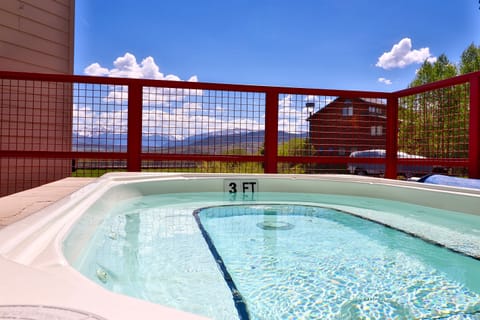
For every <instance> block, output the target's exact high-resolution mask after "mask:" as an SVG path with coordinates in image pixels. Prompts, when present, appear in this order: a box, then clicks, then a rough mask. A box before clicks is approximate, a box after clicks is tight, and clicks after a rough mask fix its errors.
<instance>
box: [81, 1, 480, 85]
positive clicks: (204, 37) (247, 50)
mask: <svg viewBox="0 0 480 320" xmlns="http://www.w3.org/2000/svg"><path fill="white" fill-rule="evenodd" d="M479 6H480V4H479V2H478V1H477V0H401V1H398V0H397V1H392V0H369V1H360V0H356V1H354V0H344V1H340V0H295V1H293V0H223V1H220V0H203V1H197V0H190V1H187V0H160V1H158V0H136V1H132V0H115V1H107V0H101V1H98V0H80V1H76V30H75V73H76V74H97V75H112V74H115V75H121V76H133V75H131V74H129V73H128V70H126V69H125V70H123V72H122V69H121V67H118V65H117V67H116V66H115V65H114V61H115V60H116V59H117V58H119V57H125V55H126V54H127V53H129V54H130V55H129V56H128V57H127V58H128V59H126V60H129V63H130V66H131V65H132V64H137V65H138V67H139V68H140V69H143V70H144V71H145V72H144V73H142V74H137V75H136V76H139V77H147V76H148V74H150V75H151V74H152V72H153V73H155V71H157V68H158V73H157V74H159V75H160V78H161V77H162V76H163V77H166V76H167V75H171V76H174V77H176V78H180V79H182V80H188V79H190V78H192V77H194V78H192V80H198V81H204V82H219V83H241V84H258V85H275V86H290V87H308V88H333V89H356V90H373V91H388V92H389V91H394V90H397V89H402V88H405V87H406V86H407V85H408V84H409V83H410V82H411V81H412V80H413V78H414V76H415V70H416V69H418V67H419V63H420V62H421V61H423V60H425V59H427V58H428V59H433V60H434V59H435V58H436V57H438V56H439V55H440V54H442V53H445V54H446V55H447V56H448V58H449V59H450V60H451V61H452V62H455V63H457V62H458V61H459V58H460V55H461V53H462V51H463V50H464V49H465V48H466V47H467V46H468V45H470V44H471V43H472V42H473V43H475V44H476V45H479V44H480V10H479ZM394 46H396V49H394ZM384 54H386V55H384ZM382 55H384V59H383V60H382V61H380V60H379V59H380V57H382ZM132 57H133V58H134V59H132ZM149 57H151V58H150V59H148V61H147V62H148V63H147V64H148V65H147V67H143V68H142V61H143V60H145V59H146V58H149ZM124 62H125V61H124ZM92 64H94V66H93V67H91V68H90V69H89V71H86V68H87V67H89V66H92ZM124 66H125V64H124ZM95 67H97V68H95ZM148 68H153V71H152V70H150V71H149V70H146V69H148ZM114 69H116V70H114ZM130 70H131V69H130ZM157 78H159V77H158V76H157ZM382 79H383V80H382Z"/></svg>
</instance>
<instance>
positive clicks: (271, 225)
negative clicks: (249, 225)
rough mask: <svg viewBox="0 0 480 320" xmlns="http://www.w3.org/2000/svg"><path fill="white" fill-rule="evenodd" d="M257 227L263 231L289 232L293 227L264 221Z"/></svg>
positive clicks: (278, 222)
mask: <svg viewBox="0 0 480 320" xmlns="http://www.w3.org/2000/svg"><path fill="white" fill-rule="evenodd" d="M257 227H259V228H260V229H263V230H291V229H293V228H294V225H293V224H291V223H288V222H285V221H264V222H259V223H257Z"/></svg>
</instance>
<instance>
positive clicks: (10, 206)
mask: <svg viewBox="0 0 480 320" xmlns="http://www.w3.org/2000/svg"><path fill="white" fill-rule="evenodd" d="M95 180H96V178H64V179H61V180H58V181H54V182H51V183H48V184H44V185H42V186H39V187H36V188H32V189H28V190H25V191H21V192H17V193H14V194H11V195H8V196H4V197H1V198H0V208H2V209H1V210H0V229H1V228H2V227H5V226H7V225H9V224H12V223H14V222H17V221H19V220H21V219H23V218H25V217H28V216H29V215H31V214H33V213H35V212H38V211H39V210H41V209H44V208H46V207H48V206H50V205H52V204H54V203H55V202H57V201H59V200H60V199H62V198H65V197H66V196H68V195H70V194H72V193H73V192H75V191H77V190H79V189H81V188H83V187H84V186H86V185H87V184H89V183H92V182H93V181H95Z"/></svg>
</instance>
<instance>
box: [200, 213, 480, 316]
mask: <svg viewBox="0 0 480 320" xmlns="http://www.w3.org/2000/svg"><path fill="white" fill-rule="evenodd" d="M198 215H199V217H200V221H201V224H202V225H203V227H204V229H205V231H206V233H207V234H208V237H209V239H210V240H211V242H212V243H213V245H214V246H215V248H216V250H217V252H218V255H219V257H221V259H222V260H223V263H224V265H225V266H226V268H227V270H228V274H229V276H231V278H232V280H233V282H234V283H235V285H236V289H237V290H238V292H240V294H241V295H242V296H243V299H244V302H245V304H246V306H247V308H248V314H249V317H248V318H250V319H312V318H313V319H331V318H335V319H337V318H338V319H433V318H442V319H444V318H448V317H453V316H462V319H477V318H478V317H480V277H479V276H478V272H479V271H480V263H479V261H477V260H474V259H472V258H468V257H465V256H462V255H458V254H455V253H453V252H451V251H449V250H447V249H445V248H440V247H438V246H435V245H433V244H430V243H427V242H425V241H422V240H420V239H417V238H414V237H411V236H409V235H407V234H405V233H402V232H399V231H397V230H394V229H391V228H385V227H384V226H382V225H379V224H377V223H374V222H371V221H367V220H365V219H361V218H358V217H355V216H352V215H350V214H346V213H343V212H340V211H338V210H332V209H328V208H321V207H312V206H298V205H291V206H278V205H257V206H251V205H247V206H245V205H243V206H225V207H213V208H207V209H204V210H201V211H200V212H199V213H198ZM472 280H473V281H472Z"/></svg>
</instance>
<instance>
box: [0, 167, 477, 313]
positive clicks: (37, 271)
mask: <svg viewBox="0 0 480 320" xmlns="http://www.w3.org/2000/svg"><path fill="white" fill-rule="evenodd" d="M224 179H258V180H261V181H262V185H261V188H262V189H261V191H276V192H281V191H283V192H292V190H291V189H292V187H295V188H296V190H295V192H307V190H308V191H309V192H312V193H315V192H316V193H333V194H352V193H354V194H352V195H358V196H370V197H379V198H384V199H388V200H398V201H407V202H411V203H414V204H420V205H426V206H433V207H439V208H443V209H447V210H452V209H453V206H454V205H455V203H459V202H462V208H457V207H455V209H456V210H459V211H463V212H467V213H473V214H480V213H479V212H478V209H477V208H478V207H480V205H479V204H480V191H478V190H471V189H462V188H454V187H442V186H435V185H427V184H421V183H417V182H405V181H396V180H386V179H378V178H365V177H353V176H344V175H244V174H241V175H233V174H175V173H171V174H157V173H135V174H131V173H115V174H107V175H105V176H103V177H102V178H99V179H97V180H95V181H94V182H93V183H90V184H88V185H87V186H85V187H83V188H81V189H80V190H78V191H76V192H74V193H72V194H71V195H69V196H67V197H66V198H64V199H62V200H60V201H58V202H57V203H55V204H54V205H52V206H49V207H47V208H45V209H42V210H40V211H39V212H37V213H36V214H33V215H31V216H29V217H27V218H25V219H23V220H21V221H18V222H16V223H14V224H12V225H10V226H7V227H5V228H3V229H2V230H0V273H1V275H0V304H23V305H25V304H40V305H53V306H60V307H66V308H72V309H77V310H82V311H87V312H91V313H93V314H97V315H99V316H101V317H104V318H106V319H119V320H122V319H132V318H141V319H158V318H159V317H164V318H172V319H204V318H202V317H199V316H196V315H191V314H188V313H185V312H181V311H177V310H174V309H171V308H167V307H163V306H160V305H156V304H153V303H149V302H145V301H142V300H138V299H135V298H130V297H127V296H123V295H119V294H115V293H112V292H110V291H108V290H106V289H104V288H102V287H100V286H99V285H97V284H95V283H93V282H91V281H90V280H88V279H87V278H86V277H84V276H83V275H81V274H80V273H79V272H78V271H76V270H75V269H73V268H72V267H71V266H70V265H69V264H68V262H67V261H66V259H65V258H64V256H63V253H62V248H61V243H62V240H63V238H64V237H65V236H66V234H67V233H68V230H69V229H70V227H71V226H72V225H73V224H74V223H75V221H76V220H77V219H78V218H79V217H80V216H81V215H82V214H83V212H85V211H86V210H87V209H88V207H89V206H91V205H92V204H93V203H95V202H96V201H99V200H100V201H102V199H104V198H109V199H108V201H113V202H115V199H126V198H129V197H137V196H142V195H146V194H149V193H152V190H149V189H148V188H142V185H145V183H146V184H151V183H157V182H159V181H162V182H164V183H163V185H162V186H161V187H159V188H157V189H156V190H155V192H158V193H164V192H192V191H212V192H214V191H223V180H224ZM195 181H196V182H195ZM165 182H166V183H165ZM298 182H301V183H298ZM199 184H201V185H202V186H203V187H202V190H196V189H195V188H198V185H199ZM132 185H136V188H132V187H130V186H132ZM346 186H349V187H348V188H347V187H346ZM114 187H115V192H113V193H112V192H110V191H109V190H112V188H114ZM393 191H394V192H393ZM104 200H106V199H104Z"/></svg>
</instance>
